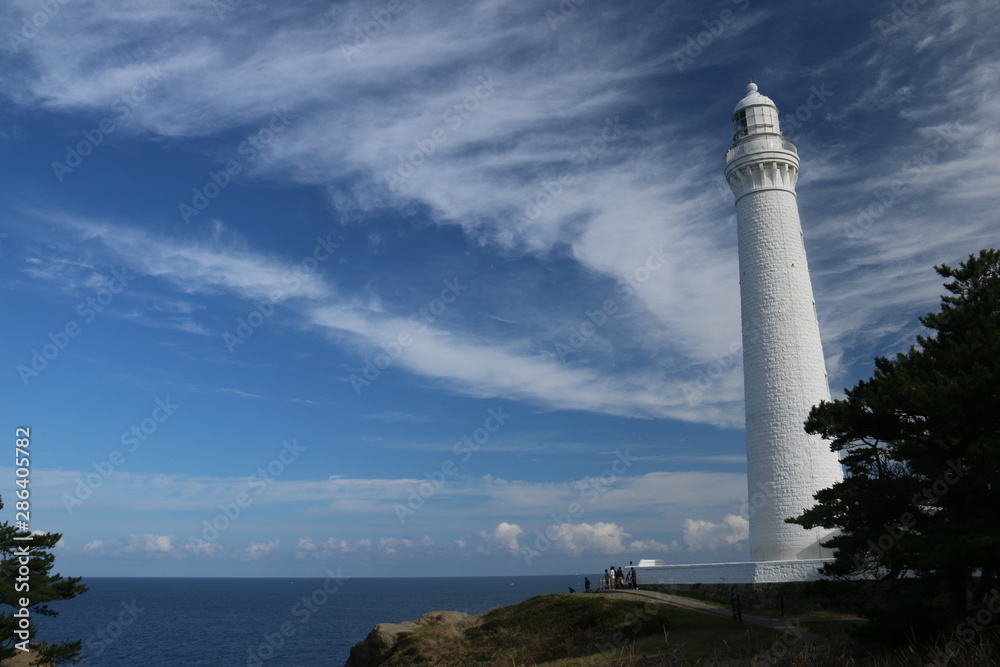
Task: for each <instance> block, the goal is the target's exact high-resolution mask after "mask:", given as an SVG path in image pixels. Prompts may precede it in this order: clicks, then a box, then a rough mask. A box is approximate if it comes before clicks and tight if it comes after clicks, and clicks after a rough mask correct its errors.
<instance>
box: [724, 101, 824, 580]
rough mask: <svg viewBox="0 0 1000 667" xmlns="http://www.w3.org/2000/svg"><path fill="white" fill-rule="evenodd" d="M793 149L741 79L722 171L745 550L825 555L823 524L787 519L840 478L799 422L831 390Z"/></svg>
mask: <svg viewBox="0 0 1000 667" xmlns="http://www.w3.org/2000/svg"><path fill="white" fill-rule="evenodd" d="M798 175H799V157H798V151H797V150H796V148H795V145H794V144H793V143H792V142H791V141H789V140H788V139H786V138H785V137H783V136H782V135H781V128H780V125H779V123H778V109H777V107H776V106H775V104H774V102H772V101H771V100H770V98H768V97H766V96H764V95H761V94H760V93H759V92H758V91H757V85H756V84H754V83H751V84H749V85H748V86H747V92H746V96H745V97H743V99H741V100H740V101H739V102H738V103H737V104H736V108H735V110H734V111H733V145H732V147H731V148H730V149H729V151H728V152H727V153H726V159H725V176H726V181H727V182H728V183H729V187H730V189H731V190H732V191H733V194H734V195H735V197H736V223H737V233H738V238H739V269H740V306H741V317H742V323H743V386H744V393H745V397H746V399H745V400H746V441H747V485H748V505H749V511H748V514H749V521H750V559H751V560H752V561H755V562H763V561H795V560H804V559H820V558H827V557H829V556H830V555H831V554H830V553H829V552H828V550H825V549H822V548H821V547H820V546H819V541H820V540H821V539H822V538H824V537H825V536H826V534H827V531H824V530H822V529H814V530H806V529H804V528H802V527H801V526H798V525H794V524H789V523H785V519H786V518H789V517H794V516H798V515H800V514H801V513H802V512H803V510H805V509H806V508H809V507H812V506H813V505H814V504H815V501H814V499H813V494H814V493H816V491H818V490H820V489H824V488H827V487H829V486H832V485H833V484H834V483H836V482H839V481H841V480H842V479H843V472H842V469H841V466H840V461H839V459H838V458H837V455H836V454H835V453H833V452H831V451H830V448H829V446H828V444H827V443H825V442H824V441H823V440H822V439H821V438H820V437H818V436H814V435H809V434H807V433H806V432H805V431H804V429H803V423H804V422H805V420H806V417H807V416H808V415H809V410H810V409H811V408H812V407H813V406H814V405H818V404H819V402H820V401H822V400H829V399H830V389H829V384H828V380H827V375H826V364H825V361H824V359H823V347H822V343H821V341H820V334H819V322H818V320H817V317H816V304H815V301H814V300H813V291H812V282H811V280H810V278H809V266H808V264H807V262H806V251H805V246H804V245H803V236H802V225H801V223H800V222H799V211H798V204H797V199H796V194H795V183H796V180H797V178H798Z"/></svg>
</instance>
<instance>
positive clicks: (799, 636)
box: [597, 589, 827, 646]
mask: <svg viewBox="0 0 1000 667" xmlns="http://www.w3.org/2000/svg"><path fill="white" fill-rule="evenodd" d="M597 592H598V593H600V594H602V595H620V596H623V597H632V598H643V599H647V600H655V601H656V602H659V603H660V604H668V605H674V606H677V607H685V608H687V609H694V610H696V611H700V612H703V613H706V614H715V615H716V616H724V617H726V618H732V615H733V613H732V611H731V610H729V609H727V608H725V607H716V606H714V605H710V604H707V603H705V602H699V601H698V600H692V599H691V598H685V597H681V596H679V595H670V594H669V593H657V592H654V591H642V590H629V589H618V590H601V591H597ZM743 620H744V621H745V622H747V623H753V624H754V625H762V626H764V627H767V628H772V629H774V630H778V631H780V632H783V633H785V634H786V635H790V636H792V637H795V639H796V641H795V645H796V646H808V645H812V644H825V643H826V639H825V638H823V637H821V636H820V635H818V634H816V633H815V632H810V631H809V630H806V629H804V628H801V627H799V623H801V622H802V621H809V620H827V619H810V618H804V617H803V618H768V617H766V616H754V615H753V614H743Z"/></svg>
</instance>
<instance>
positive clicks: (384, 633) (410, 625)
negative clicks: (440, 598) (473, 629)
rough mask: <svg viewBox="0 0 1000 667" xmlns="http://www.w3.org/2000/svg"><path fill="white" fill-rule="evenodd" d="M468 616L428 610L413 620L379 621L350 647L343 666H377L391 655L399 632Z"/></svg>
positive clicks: (456, 612)
mask: <svg viewBox="0 0 1000 667" xmlns="http://www.w3.org/2000/svg"><path fill="white" fill-rule="evenodd" d="M468 617H469V615H468V614H464V613H462V612H460V611H429V612H427V613H426V614H424V615H423V616H421V617H420V618H418V619H417V620H415V621H403V622H402V623H379V624H378V625H376V626H375V627H374V628H372V631H371V632H369V633H368V636H367V637H365V639H364V640H363V641H361V642H359V643H357V644H355V645H354V646H352V647H351V655H350V657H349V658H348V659H347V663H345V665H344V667H378V666H379V665H381V664H382V663H384V662H385V661H386V660H388V659H389V656H390V655H392V652H393V650H394V649H395V648H396V644H397V643H398V642H399V636H400V635H401V634H404V633H407V632H413V631H414V630H416V629H417V628H419V627H420V626H423V625H428V624H432V623H433V624H444V623H456V622H458V621H461V620H462V619H464V618H468Z"/></svg>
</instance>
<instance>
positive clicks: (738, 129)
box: [733, 109, 747, 142]
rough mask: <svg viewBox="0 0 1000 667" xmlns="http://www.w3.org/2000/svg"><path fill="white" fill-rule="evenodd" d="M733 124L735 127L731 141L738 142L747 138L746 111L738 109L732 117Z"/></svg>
mask: <svg viewBox="0 0 1000 667" xmlns="http://www.w3.org/2000/svg"><path fill="white" fill-rule="evenodd" d="M733 124H734V126H735V132H734V133H733V141H734V142H736V141H739V140H740V139H742V138H743V137H745V136H747V110H746V109H740V110H739V111H737V112H736V115H735V116H733Z"/></svg>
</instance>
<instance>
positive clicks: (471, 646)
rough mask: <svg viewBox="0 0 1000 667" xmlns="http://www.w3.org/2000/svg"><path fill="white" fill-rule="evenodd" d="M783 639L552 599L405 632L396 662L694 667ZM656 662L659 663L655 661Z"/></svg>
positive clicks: (730, 625)
mask: <svg viewBox="0 0 1000 667" xmlns="http://www.w3.org/2000/svg"><path fill="white" fill-rule="evenodd" d="M781 636H782V635H781V634H780V633H778V632H776V631H774V630H770V629H768V628H762V627H757V626H752V625H749V624H745V623H736V622H734V621H732V620H729V619H725V618H719V617H713V616H708V615H705V614H701V613H698V612H695V611H690V610H686V609H681V608H677V607H670V606H666V605H661V604H656V603H644V602H641V601H632V600H623V599H614V598H609V597H606V596H601V595H581V594H576V595H572V594H569V595H567V594H563V595H544V596H539V597H535V598H532V599H530V600H527V601H525V602H522V603H520V604H517V605H513V606H510V607H501V608H498V609H494V610H493V611H491V612H488V613H487V614H484V615H483V616H480V617H475V618H473V619H466V620H465V621H463V622H461V623H458V624H450V625H429V626H425V627H422V628H420V629H418V630H417V631H415V632H412V633H409V634H408V635H404V636H403V637H402V638H401V639H400V642H399V645H398V647H397V649H396V651H395V652H394V653H393V655H392V656H391V657H390V659H389V660H388V663H387V664H389V665H550V666H551V667H569V666H571V665H573V666H580V667H584V666H596V665H608V664H611V663H614V662H616V661H620V660H623V659H627V658H630V657H639V656H642V655H644V654H645V655H656V654H667V655H669V656H671V659H678V658H679V659H681V660H683V661H684V662H683V664H692V663H693V662H697V661H700V660H705V659H708V658H710V657H712V656H715V655H718V654H719V652H720V651H721V650H727V651H737V652H739V653H740V654H744V655H750V654H752V653H754V652H757V651H760V650H767V649H769V648H770V647H772V646H773V645H774V644H775V642H777V641H779V640H780V638H781ZM654 664H655V663H654Z"/></svg>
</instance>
